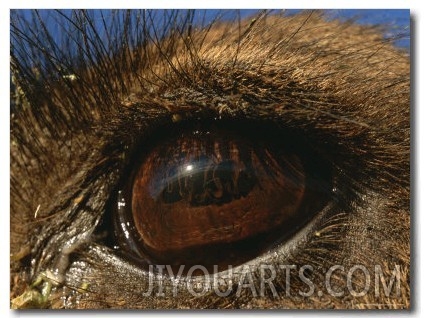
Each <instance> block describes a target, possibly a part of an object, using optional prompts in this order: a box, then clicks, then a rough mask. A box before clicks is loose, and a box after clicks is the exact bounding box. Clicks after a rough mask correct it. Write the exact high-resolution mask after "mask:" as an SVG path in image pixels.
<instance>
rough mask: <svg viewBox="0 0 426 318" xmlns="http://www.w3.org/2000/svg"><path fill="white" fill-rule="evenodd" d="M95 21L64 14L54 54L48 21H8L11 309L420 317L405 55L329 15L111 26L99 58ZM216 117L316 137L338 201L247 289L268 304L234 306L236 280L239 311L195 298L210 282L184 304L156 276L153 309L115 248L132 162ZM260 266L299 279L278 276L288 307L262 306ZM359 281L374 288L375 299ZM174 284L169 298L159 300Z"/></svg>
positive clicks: (255, 272) (132, 16) (252, 300)
mask: <svg viewBox="0 0 426 318" xmlns="http://www.w3.org/2000/svg"><path fill="white" fill-rule="evenodd" d="M91 14H92V12H88V13H87V12H76V13H75V14H74V15H73V16H72V19H73V21H74V22H75V24H74V25H71V23H70V21H69V20H67V15H66V14H65V15H61V13H58V12H51V15H52V16H51V17H53V18H54V19H53V20H58V21H60V22H61V25H62V27H63V29H60V32H59V33H60V34H61V36H62V37H60V38H62V39H68V40H67V41H64V42H62V44H57V46H56V47H55V46H54V44H53V43H54V42H50V40H49V38H48V37H47V34H46V33H45V31H44V28H43V25H42V23H43V22H41V21H43V19H40V20H39V19H37V16H36V15H35V16H34V17H35V18H36V19H35V20H34V21H33V22H30V23H29V24H25V23H24V19H23V18H22V17H21V18H20V17H19V16H20V12H19V11H15V12H12V14H11V35H12V49H11V55H12V58H11V69H12V85H11V266H10V267H11V306H12V307H13V308H395V309H403V308H409V307H410V287H409V284H410V276H409V268H410V177H409V176H410V161H409V160H410V101H409V98H410V77H409V72H410V70H409V57H408V54H407V53H406V52H405V51H404V50H402V49H397V48H395V47H394V46H393V45H392V43H390V42H389V41H385V40H384V39H383V37H382V35H381V34H382V33H381V30H379V29H377V28H372V27H366V26H359V25H357V24H353V23H342V22H338V21H327V20H326V19H324V18H323V17H322V16H321V14H320V13H318V12H302V13H300V14H298V15H295V16H290V17H282V16H278V15H267V14H264V13H262V12H261V13H259V14H258V15H256V16H254V17H253V18H252V19H248V20H242V21H238V20H235V21H234V22H229V21H228V22H221V21H219V19H218V21H215V22H214V23H212V24H211V25H208V26H207V27H205V28H197V27H194V26H192V25H191V24H190V23H189V21H190V19H191V13H189V14H186V13H183V12H174V13H172V12H167V13H166V15H167V16H168V19H166V20H168V21H174V23H175V24H173V23H172V24H167V25H166V24H164V21H163V20H161V19H158V14H159V13H155V12H154V13H153V12H124V11H123V12H122V11H118V12H115V13H110V12H107V13H105V12H103V14H105V16H106V18H105V21H107V22H108V23H110V26H111V27H107V30H109V31H108V32H109V35H110V37H109V38H108V40H102V41H101V40H100V38H98V37H97V34H96V33H95V32H94V30H101V29H102V27H103V25H102V23H99V24H96V25H92V24H90V22H93V21H96V19H95V18H94V16H91ZM155 14H157V18H155V17H154V18H153V17H152V16H153V15H155ZM110 15H112V17H113V18H111V16H110ZM27 17H29V15H27ZM97 17H98V18H99V17H100V15H98V16H97ZM118 17H122V19H121V20H119V19H118ZM175 18H176V19H175ZM108 19H109V20H108ZM160 20H161V21H162V22H161V23H160V22H158V21H160ZM98 21H102V20H101V19H98ZM156 21H157V22H156ZM136 22H138V23H136ZM46 24H47V22H46ZM92 26H93V29H92ZM99 28H100V29H99ZM129 30H133V31H134V32H131V31H129ZM154 30H155V32H154ZM32 32H33V33H32ZM99 34H105V30H103V32H101V31H99ZM65 35H67V36H65ZM102 36H104V35H102ZM57 38H58V36H56V37H53V39H54V40H52V41H57ZM101 43H103V46H101ZM67 47H68V49H67V50H66V49H65V48H67ZM46 61H47V62H46ZM44 62H45V64H43V63H44ZM214 117H221V118H224V119H226V120H230V121H232V120H237V119H238V120H245V119H250V120H255V121H261V122H262V123H271V124H272V123H273V125H275V126H276V127H278V128H279V129H286V130H291V131H292V132H293V133H294V134H296V135H300V136H303V138H305V139H304V140H307V141H308V143H309V144H310V145H311V147H313V148H315V150H316V152H317V153H319V154H321V156H323V157H324V158H325V159H326V160H328V162H329V163H330V165H331V166H332V168H333V170H332V171H333V172H332V176H333V186H334V188H335V192H336V196H335V197H334V198H335V200H332V202H330V204H328V205H327V207H326V208H324V209H323V211H318V213H317V216H315V218H314V221H312V222H311V223H309V225H307V226H306V227H303V228H302V229H300V230H299V231H298V232H297V233H296V234H295V235H294V236H293V237H291V238H290V239H288V240H286V241H284V242H282V243H281V244H280V245H279V246H276V247H275V248H274V249H273V250H271V251H267V252H265V253H263V254H262V255H259V256H258V257H255V258H254V259H252V260H251V261H250V266H251V267H249V269H248V274H247V273H246V274H247V275H248V276H250V277H251V278H252V280H253V284H254V285H255V286H256V288H257V290H256V292H257V294H255V295H254V293H253V290H252V289H251V288H243V289H242V290H240V292H237V291H238V282H239V281H238V279H237V280H236V281H235V280H234V282H233V290H232V292H231V293H230V294H229V295H228V296H226V297H220V296H218V295H217V294H216V293H215V292H214V291H213V290H210V291H207V292H206V293H204V294H203V295H197V294H196V293H191V292H190V291H191V290H192V289H191V288H194V289H196V287H194V286H195V285H196V284H197V280H199V279H201V278H200V277H198V278H196V277H195V278H194V277H193V279H192V280H191V279H189V278H185V277H183V278H182V280H181V281H180V282H179V283H178V291H177V293H176V295H173V286H174V285H173V282H174V281H172V280H171V278H170V276H169V275H167V274H165V275H160V274H158V275H157V277H156V279H157V280H158V281H157V283H156V285H155V286H157V287H154V291H153V292H152V293H151V294H150V295H148V296H144V295H143V293H145V292H146V291H147V290H148V284H149V275H148V274H147V272H146V270H144V269H143V268H140V267H139V266H138V265H136V264H135V263H134V262H131V261H130V260H129V259H127V258H125V257H123V256H122V254H120V253H117V252H116V251H114V250H113V249H112V248H111V245H108V244H107V243H105V242H106V241H107V239H106V237H109V232H108V231H109V227H108V226H107V224H108V219H109V218H111V217H113V216H112V215H113V213H111V209H112V208H111V206H114V205H115V204H116V202H117V189H118V187H119V184H120V183H121V182H122V179H123V176H125V175H126V173H125V171H127V170H128V169H130V168H129V166H130V165H131V162H132V159H131V158H132V156H133V153H134V151H135V148H138V149H144V147H145V146H146V145H147V143H148V141H149V140H151V139H153V138H154V137H155V132H156V131H158V130H161V129H163V130H164V129H167V128H164V127H170V126H174V125H177V124H178V123H179V122H182V121H197V120H199V118H203V120H209V119H211V118H214ZM129 158H130V159H129ZM261 264H264V265H265V264H266V265H271V266H275V267H277V266H278V265H295V267H294V268H296V269H292V270H290V271H289V273H290V274H289V277H288V278H286V272H285V271H284V270H282V271H278V272H277V277H276V278H275V280H274V287H275V289H276V295H275V296H274V293H273V291H272V289H271V288H270V286H269V285H267V286H266V292H265V293H264V295H263V296H260V290H259V288H258V287H259V286H260V283H259V281H260V279H261V277H260V276H259V266H260V265H261ZM303 265H310V266H312V270H311V271H310V272H309V273H305V276H306V277H308V278H309V280H310V281H311V282H312V284H313V286H314V287H315V292H314V293H312V294H311V295H309V296H303V295H301V293H300V291H302V292H305V293H306V292H308V291H309V287H310V285H308V284H307V283H306V281H303V280H302V279H301V275H300V274H299V268H300V267H302V266H303ZM334 265H341V266H343V268H340V267H339V269H337V270H335V271H334V272H333V277H332V279H331V283H332V290H334V291H336V292H340V291H342V294H341V295H335V294H334V295H333V294H332V293H330V290H329V289H327V286H326V285H325V283H324V282H325V281H326V279H327V272H328V270H329V269H330V268H332V267H333V266H334ZM354 266H358V267H355V269H356V268H358V270H353V271H351V269H354ZM360 266H364V267H365V270H367V271H368V273H370V274H371V280H370V288H368V290H366V292H365V293H362V291H363V288H364V286H365V285H366V275H365V273H364V272H363V271H362V270H359V268H360ZM375 266H376V267H378V268H380V269H381V271H382V274H383V275H382V278H384V280H385V283H386V284H387V285H388V286H389V282H390V280H391V279H392V277H393V278H395V280H394V284H393V285H392V286H391V287H392V290H391V292H390V294H389V293H388V295H386V293H385V290H384V288H383V284H382V282H381V280H380V277H379V276H377V275H374V274H375ZM364 267H363V268H364ZM242 268H243V266H240V267H237V268H236V269H235V270H236V271H237V272H238V271H241V270H242ZM277 268H278V267H277ZM165 272H166V270H165ZM49 273H50V274H49ZM175 273H176V272H175ZM225 274H226V272H220V273H217V274H215V277H216V278H218V277H222V276H224V275H225ZM376 274H377V273H376ZM348 276H350V281H351V286H353V288H354V289H355V291H356V292H355V293H351V292H350V291H349V290H348V287H347V286H348V284H347V281H348ZM286 279H287V282H288V279H290V282H291V284H288V283H286ZM379 282H380V283H379ZM160 283H162V284H163V287H164V293H165V295H164V296H158V295H157V293H158V286H159V285H158V284H160ZM287 287H289V288H290V291H289V290H288V289H287ZM375 287H376V289H377V288H378V293H377V292H376V291H375ZM288 292H290V294H288Z"/></svg>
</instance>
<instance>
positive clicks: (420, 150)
mask: <svg viewBox="0 0 426 318" xmlns="http://www.w3.org/2000/svg"><path fill="white" fill-rule="evenodd" d="M421 3H422V2H420V1H418V0H411V1H410V0H405V1H403V0H387V1H371V0H358V1H350V6H348V1H339V0H326V1H324V0H322V1H308V0H297V1H294V0H293V1H288V0H286V1H284V0H280V1H271V0H266V1H265V0H264V1H255V0H245V1H240V2H231V1H218V0H215V1H211V0H209V1H202V2H199V3H197V2H194V1H189V0H185V1H179V2H169V1H164V0H156V1H149V2H148V1H147V2H143V1H134V0H132V1H127V2H126V3H123V1H122V0H118V1H117V0H114V1H111V0H109V1H102V2H99V1H90V2H89V1H87V0H73V1H72V2H68V1H67V2H59V1H50V0H49V1H48V0H38V1H37V2H35V1H31V0H20V1H17V0H15V1H2V2H1V4H0V6H1V7H0V41H1V42H0V43H1V44H0V48H1V49H0V52H1V56H0V62H1V63H0V67H1V68H0V69H1V73H0V74H2V76H1V77H0V80H1V85H0V89H1V91H0V98H1V103H0V105H1V110H0V129H1V130H2V131H1V132H0V151H1V153H0V158H3V160H2V161H1V164H0V177H1V182H0V198H1V200H0V202H1V208H0V211H1V213H0V218H1V219H0V224H1V226H2V231H1V232H0V233H1V242H2V245H1V247H2V248H1V252H2V255H1V273H2V278H3V284H2V288H1V289H0V291H1V298H0V299H1V302H0V315H1V317H6V316H9V317H19V316H20V315H21V314H22V315H23V316H27V315H28V314H29V313H26V312H14V311H10V310H9V213H8V211H9V207H10V195H9V176H10V172H9V158H10V152H9V129H8V127H9V118H10V117H9V116H10V114H9V77H8V76H7V74H9V49H8V48H9V8H34V7H37V8H123V7H126V8H141V7H144V8H145V7H146V8H164V7H174V8H198V7H203V8H242V7H246V8H283V7H286V8H290V9H296V8H301V9H303V8H327V9H332V8H339V9H340V8H342V9H344V8H346V9H352V8H354V9H358V8H367V9H376V8H387V9H396V8H398V9H402V8H409V9H411V16H412V19H413V21H414V25H413V26H414V29H413V31H412V42H414V43H415V46H414V50H413V51H412V53H411V54H412V56H413V59H412V63H413V64H412V65H413V69H414V70H415V71H414V77H412V89H413V91H414V94H413V95H412V96H414V97H415V98H414V100H413V102H414V103H415V104H414V103H413V105H412V107H414V109H415V112H414V113H415V115H416V118H412V127H415V128H416V131H412V134H413V135H415V136H416V137H415V138H414V139H413V140H414V141H415V142H416V143H414V144H412V145H411V149H412V154H414V155H415V157H413V161H412V165H411V169H412V171H414V172H416V176H415V178H414V180H416V183H415V184H414V183H412V185H411V191H412V198H413V199H412V200H413V201H412V207H413V209H412V212H414V213H416V217H415V220H416V224H413V223H412V226H413V227H414V229H413V230H414V233H415V234H416V237H413V238H412V242H413V243H412V246H413V248H412V262H413V265H414V269H415V272H413V273H412V276H413V281H412V284H413V286H414V290H415V291H416V293H412V298H413V305H414V308H413V312H412V313H414V316H416V317H421V316H423V315H422V313H424V306H423V302H424V301H423V299H422V296H424V291H423V288H422V287H423V286H426V282H425V277H426V276H425V275H422V272H421V269H422V268H423V267H424V266H425V264H426V262H425V254H426V253H421V252H424V249H423V250H422V251H420V248H421V245H422V243H425V244H426V242H425V240H424V239H425V234H424V233H425V232H424V231H422V230H423V227H422V225H423V226H426V222H425V218H426V210H425V199H424V198H425V196H424V195H422V194H423V191H422V190H424V182H423V180H425V178H426V176H425V168H423V167H425V166H424V165H422V163H423V164H424V163H425V162H426V157H425V152H424V151H425V150H424V146H423V145H425V143H424V139H425V137H426V136H425V129H426V124H424V121H425V110H424V109H423V107H426V105H425V102H424V101H425V98H424V92H425V83H424V81H422V80H424V74H425V73H426V70H425V66H424V65H425V63H424V62H423V58H422V57H421V56H423V57H424V54H426V53H425V43H424V42H425V38H426V35H425V21H424V19H425V17H424V11H423V15H422V10H421ZM420 52H423V53H422V54H421V53H420ZM415 248H416V249H415ZM56 313H57V312H55V313H53V314H54V315H55V314H56ZM75 313H76V312H71V313H68V314H67V315H72V316H74V315H75ZM196 313H199V312H196ZM222 313H223V312H221V314H222ZM258 313H259V312H256V314H258ZM263 313H266V312H263ZM275 313H276V312H275ZM375 313H377V312H375ZM388 313H390V312H388ZM93 314H95V312H92V313H90V312H89V313H87V312H84V313H79V316H86V315H88V316H89V315H90V316H92V315H93ZM97 314H99V312H97ZM128 314H130V315H131V316H133V314H135V316H136V315H138V316H139V315H141V314H143V315H144V316H145V315H146V314H148V315H149V316H153V315H154V314H155V313H154V314H153V312H150V313H146V312H144V313H141V312H137V313H134V312H133V313H128ZM163 314H164V312H161V315H163ZM181 314H184V315H187V314H188V312H185V313H181ZM232 314H233V316H234V315H235V312H232ZM247 314H249V315H252V314H255V313H254V312H253V313H252V312H247V311H245V312H243V313H237V315H241V316H243V315H244V316H245V315H247ZM280 314H284V315H286V316H290V317H291V316H296V315H297V316H299V317H300V316H302V317H309V316H317V315H318V314H320V315H324V316H325V315H327V316H328V315H330V314H331V315H337V316H340V315H342V314H343V315H345V316H349V317H356V316H358V315H359V314H360V312H347V311H346V312H341V311H336V312H330V311H327V312H319V313H318V312H303V313H301V314H296V313H294V312H291V313H288V312H280ZM361 314H363V313H361ZM364 314H365V313H364ZM367 314H368V315H370V314H372V312H370V313H367ZM390 314H391V315H392V316H394V315H398V316H400V314H401V315H404V316H405V315H408V314H409V313H407V312H403V313H397V312H391V313H390ZM62 315H63V312H61V316H62ZM104 315H105V316H111V315H115V314H114V313H113V312H109V313H107V312H102V316H104ZM122 315H123V313H122V312H121V313H118V314H117V316H122ZM156 315H158V314H156ZM208 315H209V316H210V315H212V313H211V312H210V313H209V314H208ZM31 316H33V317H45V316H46V313H45V312H42V313H37V312H35V313H34V312H32V313H31ZM125 316H127V314H126V315H125Z"/></svg>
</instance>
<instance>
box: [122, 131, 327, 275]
mask: <svg viewBox="0 0 426 318" xmlns="http://www.w3.org/2000/svg"><path fill="white" fill-rule="evenodd" d="M236 128H237V127H234V128H232V127H230V125H227V126H226V127H211V128H209V129H199V128H197V129H195V128H194V129H185V130H183V131H182V132H179V133H178V134H173V135H172V136H169V137H167V138H164V139H161V141H160V142H158V143H157V144H155V145H153V146H151V147H144V146H143V145H142V146H141V148H143V149H148V150H147V151H139V152H137V153H138V155H137V156H138V158H137V159H136V160H135V164H134V165H133V166H132V167H131V169H130V170H131V173H130V174H129V176H128V177H127V178H126V179H125V181H124V182H123V185H122V186H123V190H122V191H120V195H119V204H118V208H117V211H116V213H115V222H114V224H115V233H116V237H117V241H118V242H119V245H120V246H121V247H123V248H122V250H124V251H125V252H126V253H127V254H130V255H131V257H132V258H133V259H137V261H138V262H140V263H142V264H145V265H147V264H168V265H172V266H180V265H188V266H191V265H202V266H205V267H206V268H207V269H208V270H209V271H210V270H211V269H212V268H213V266H214V265H218V266H219V269H222V268H227V266H228V265H238V264H241V263H243V262H245V261H248V260H250V259H253V258H255V257H256V256H258V255H260V254H261V253H263V252H265V251H266V250H267V249H269V248H271V247H273V246H274V245H276V244H278V243H281V242H283V241H285V240H286V239H288V238H289V237H290V236H291V235H293V234H294V233H295V232H297V231H298V230H299V229H300V228H302V227H303V225H304V224H306V223H307V222H308V221H309V220H311V219H312V218H313V216H315V215H316V214H317V213H318V212H319V211H320V210H321V209H322V208H323V207H324V206H325V205H326V204H327V202H328V201H329V199H330V191H331V172H330V171H331V170H330V167H329V165H328V164H327V163H326V162H325V161H324V160H322V159H321V158H320V156H318V155H317V154H315V153H314V152H313V151H312V150H311V149H309V147H308V146H307V145H305V144H303V142H301V141H302V140H301V138H295V136H292V135H289V134H286V133H284V132H282V131H279V130H278V131H271V130H269V129H266V130H265V131H263V132H262V129H260V130H258V128H259V127H251V128H247V127H246V128H244V129H236ZM166 135H167V134H166ZM120 200H121V201H120Z"/></svg>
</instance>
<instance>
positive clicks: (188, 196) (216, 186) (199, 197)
mask: <svg viewBox="0 0 426 318" xmlns="http://www.w3.org/2000/svg"><path fill="white" fill-rule="evenodd" d="M171 171H172V173H171V174H172V175H177V177H175V178H173V177H172V178H170V179H171V181H170V182H168V183H167V184H166V186H165V188H164V190H163V191H162V192H161V195H160V196H159V198H158V200H157V202H162V203H168V204H172V203H176V202H179V201H186V202H187V203H188V204H189V205H190V206H207V205H211V204H215V205H222V204H225V203H229V202H231V201H233V200H238V199H240V198H241V197H246V196H247V195H248V194H249V193H250V191H251V190H252V189H253V188H254V186H255V185H256V183H257V180H256V176H255V174H254V171H253V170H252V169H250V168H245V169H243V170H239V168H238V165H237V164H236V163H235V162H234V161H232V160H224V161H222V162H220V163H218V164H213V163H210V164H203V163H202V162H198V163H193V164H187V165H184V166H183V167H179V168H176V167H173V169H171Z"/></svg>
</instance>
